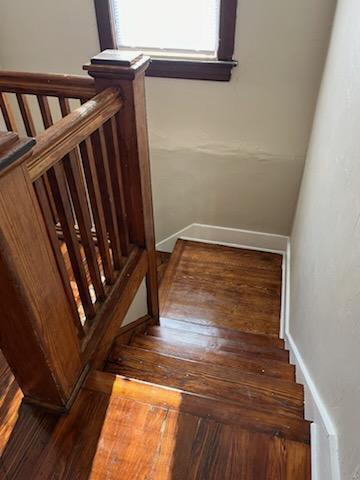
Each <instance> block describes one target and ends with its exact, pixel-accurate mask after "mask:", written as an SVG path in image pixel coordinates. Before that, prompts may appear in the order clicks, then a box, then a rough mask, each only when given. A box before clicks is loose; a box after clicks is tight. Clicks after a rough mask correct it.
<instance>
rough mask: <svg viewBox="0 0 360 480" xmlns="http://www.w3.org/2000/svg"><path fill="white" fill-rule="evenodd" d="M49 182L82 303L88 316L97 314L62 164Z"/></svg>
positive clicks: (51, 174)
mask: <svg viewBox="0 0 360 480" xmlns="http://www.w3.org/2000/svg"><path fill="white" fill-rule="evenodd" d="M47 175H48V178H49V183H50V187H51V191H52V194H53V196H54V200H55V203H56V207H57V212H58V215H59V219H60V223H61V227H62V231H63V234H64V239H65V243H66V247H67V250H68V253H69V258H70V262H71V266H72V269H73V272H74V276H75V280H76V284H77V287H78V290H79V295H80V299H81V303H82V305H83V308H84V312H85V315H86V318H91V317H93V316H95V308H94V305H93V303H92V301H91V297H90V292H89V288H88V282H87V278H86V273H85V268H84V264H83V261H82V257H81V252H80V245H79V242H78V239H77V236H76V231H75V227H74V220H73V215H72V210H71V202H70V198H69V193H68V190H67V185H66V179H65V174H64V170H63V168H62V165H61V164H59V163H58V164H56V165H54V167H52V168H51V169H50V170H49V171H48V173H47Z"/></svg>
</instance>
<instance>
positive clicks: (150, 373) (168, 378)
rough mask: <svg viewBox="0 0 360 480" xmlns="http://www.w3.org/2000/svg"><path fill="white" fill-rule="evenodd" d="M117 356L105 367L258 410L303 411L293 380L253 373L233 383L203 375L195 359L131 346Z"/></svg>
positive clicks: (300, 391) (302, 412)
mask: <svg viewBox="0 0 360 480" xmlns="http://www.w3.org/2000/svg"><path fill="white" fill-rule="evenodd" d="M120 358H121V361H120V362H116V363H108V364H107V368H106V369H107V370H108V371H111V372H112V373H119V374H121V375H127V376H131V377H135V378H139V379H140V380H145V381H147V380H149V381H151V382H152V383H157V384H162V385H166V386H169V387H174V388H180V389H182V390H186V391H189V392H194V393H199V394H201V395H205V396H209V397H215V398H217V397H219V396H220V397H221V398H222V399H223V400H224V401H228V402H236V403H238V404H241V405H242V406H244V407H246V406H248V407H249V406H254V405H256V408H259V409H261V410H264V409H265V410H267V411H271V412H274V413H275V412H277V413H279V414H282V415H290V416H296V417H298V418H302V417H303V414H304V408H303V394H302V388H301V387H300V386H298V385H296V384H290V383H289V384H288V385H285V384H284V383H282V384H281V385H280V384H278V385H276V383H277V382H276V381H274V384H272V382H269V381H267V380H266V379H265V378H264V377H261V376H259V377H256V376H254V375H243V378H242V381H241V383H239V382H238V383H234V382H233V381H229V380H226V379H223V378H215V377H211V376H209V375H206V376H205V372H204V369H203V368H202V366H201V365H196V363H195V362H194V363H191V362H187V361H186V360H183V359H177V358H173V357H167V356H161V355H160V354H157V353H155V352H151V351H147V350H143V349H139V348H136V347H132V346H126V347H123V349H122V350H121V357H120ZM200 370H201V372H200ZM204 378H205V380H204ZM278 383H279V382H278Z"/></svg>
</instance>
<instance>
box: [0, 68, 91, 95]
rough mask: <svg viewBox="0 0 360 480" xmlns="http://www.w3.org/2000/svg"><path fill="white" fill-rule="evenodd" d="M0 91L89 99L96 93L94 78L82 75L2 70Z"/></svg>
mask: <svg viewBox="0 0 360 480" xmlns="http://www.w3.org/2000/svg"><path fill="white" fill-rule="evenodd" d="M0 92H8V93H18V94H22V93H28V94H31V95H48V96H54V97H68V98H79V99H88V98H91V97H93V96H94V95H95V94H96V91H95V86H94V80H93V79H92V78H89V77H84V76H82V75H64V74H60V73H29V72H11V71H6V70H0Z"/></svg>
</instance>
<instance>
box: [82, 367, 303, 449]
mask: <svg viewBox="0 0 360 480" xmlns="http://www.w3.org/2000/svg"><path fill="white" fill-rule="evenodd" d="M85 388H86V389H87V390H91V391H95V392H100V393H103V394H105V395H111V396H112V397H113V398H115V397H121V398H124V399H129V400H134V401H136V402H140V403H143V404H148V405H152V406H154V407H160V408H167V409H170V410H175V411H178V412H181V413H185V414H189V415H194V416H196V417H200V418H205V419H208V420H210V421H215V422H217V423H221V424H227V425H232V426H235V427H237V428H240V429H245V430H249V431H255V432H256V431H257V432H264V433H267V434H269V435H271V436H275V437H283V438H287V439H291V440H294V441H298V442H301V443H305V444H309V442H310V422H308V421H307V420H303V419H298V418H292V417H287V416H275V415H273V414H271V413H270V414H269V413H266V412H259V411H256V410H253V409H244V408H242V407H241V406H239V405H235V404H231V403H225V402H223V401H222V400H221V399H213V398H206V397H204V396H201V395H197V394H194V393H188V392H185V391H183V390H181V389H176V388H169V387H166V386H163V385H156V384H154V383H151V382H147V381H141V380H138V379H131V381H129V379H128V377H126V376H123V375H115V374H112V373H106V372H99V371H92V372H91V373H90V375H89V376H88V378H87V380H86V384H85Z"/></svg>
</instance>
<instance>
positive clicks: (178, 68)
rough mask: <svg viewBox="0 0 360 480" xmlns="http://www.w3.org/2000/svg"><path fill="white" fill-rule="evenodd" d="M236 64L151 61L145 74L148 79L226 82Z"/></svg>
mask: <svg viewBox="0 0 360 480" xmlns="http://www.w3.org/2000/svg"><path fill="white" fill-rule="evenodd" d="M236 64H237V63H236V62H234V61H229V62H223V61H220V60H214V61H198V60H197V61H194V60H191V61H190V60H173V59H166V60H165V59H158V58H154V59H152V61H151V63H150V66H149V68H148V70H147V72H146V75H147V76H148V77H165V78H186V79H190V80H215V81H220V82H221V81H222V82H228V81H229V80H230V78H231V71H232V69H233V68H234V67H235V66H236Z"/></svg>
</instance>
